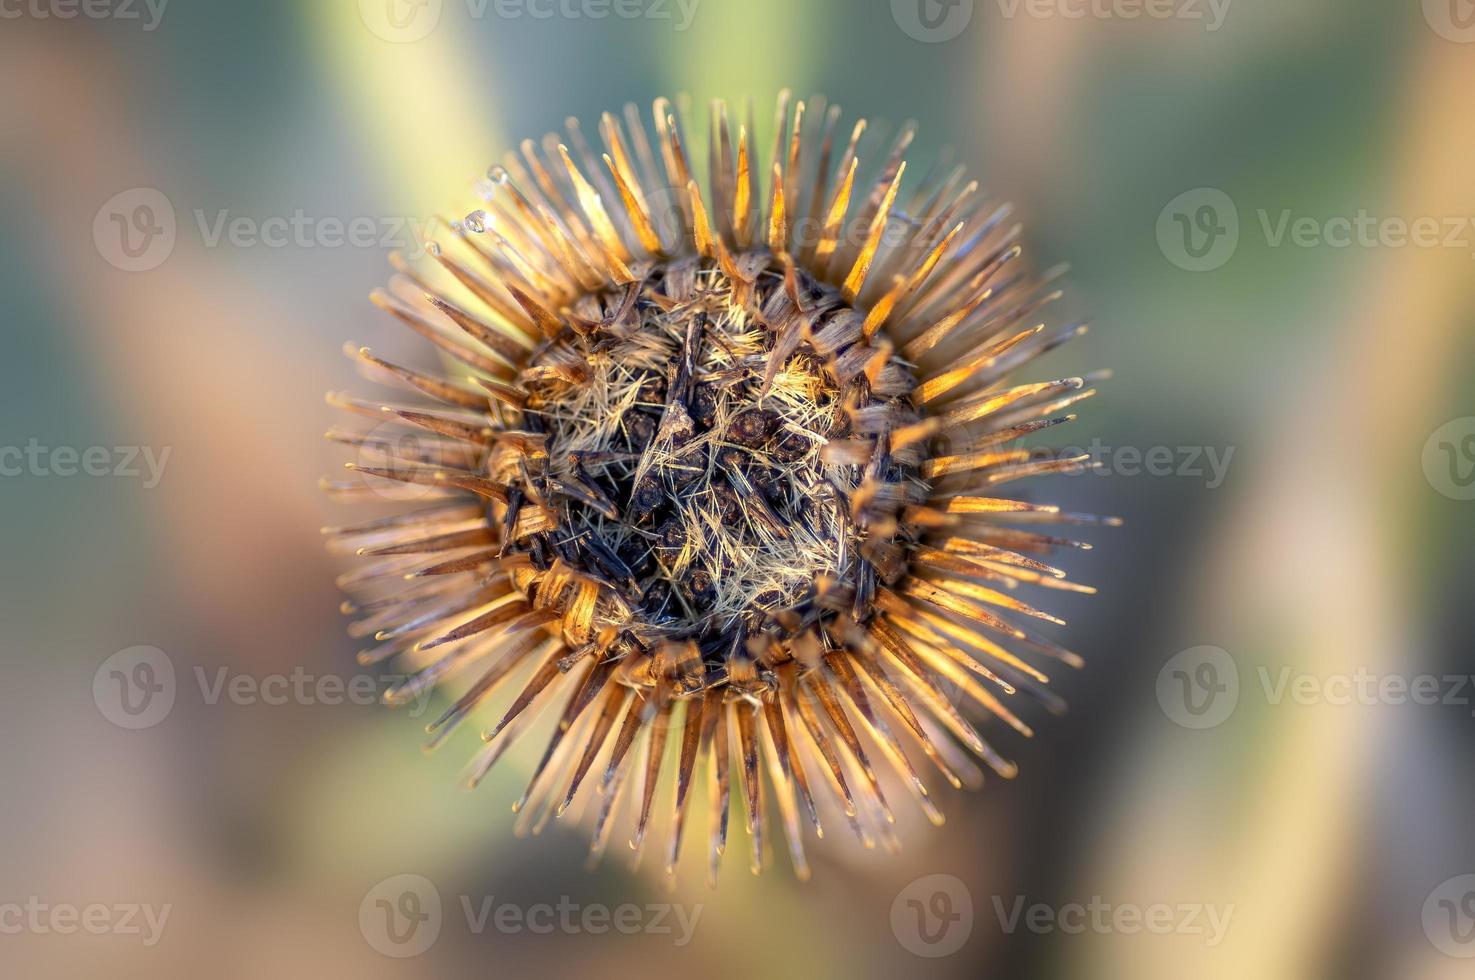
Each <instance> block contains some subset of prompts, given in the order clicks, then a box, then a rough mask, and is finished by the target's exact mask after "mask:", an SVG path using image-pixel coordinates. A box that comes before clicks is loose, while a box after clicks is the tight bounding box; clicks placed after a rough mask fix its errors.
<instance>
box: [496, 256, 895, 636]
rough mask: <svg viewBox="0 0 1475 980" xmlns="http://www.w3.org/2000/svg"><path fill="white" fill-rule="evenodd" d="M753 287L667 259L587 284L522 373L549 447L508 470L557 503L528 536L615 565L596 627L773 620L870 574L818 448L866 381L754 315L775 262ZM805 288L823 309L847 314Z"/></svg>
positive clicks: (582, 563)
mask: <svg viewBox="0 0 1475 980" xmlns="http://www.w3.org/2000/svg"><path fill="white" fill-rule="evenodd" d="M741 288H743V284H740V283H739V284H735V283H734V281H733V280H732V279H730V278H729V277H728V276H727V275H725V274H724V273H723V272H722V271H721V270H720V269H718V268H716V267H715V266H714V264H713V263H710V262H708V263H702V264H698V263H696V262H693V261H687V262H683V263H678V264H676V265H674V266H671V267H669V268H665V267H656V268H655V269H654V270H653V271H652V272H651V274H650V275H649V276H648V277H647V278H646V279H645V281H644V282H642V283H640V284H638V285H636V286H632V287H630V288H628V289H626V290H620V291H614V292H609V293H605V294H603V295H601V296H598V297H590V298H588V299H587V300H586V301H585V306H584V312H585V313H587V314H590V316H589V317H588V319H587V320H585V321H583V322H582V323H581V324H580V326H581V327H582V329H580V330H577V331H575V332H567V331H566V332H565V333H564V334H563V335H561V336H560V337H558V338H555V339H554V340H552V341H550V342H549V343H547V344H546V345H545V346H544V347H543V348H541V349H540V350H539V351H537V352H536V353H535V354H534V356H533V357H532V358H531V359H530V361H529V365H528V367H527V368H526V369H525V370H524V372H523V376H522V383H523V387H524V388H525V389H526V390H527V391H528V393H529V397H528V402H527V407H526V410H525V411H524V413H523V420H522V423H521V424H522V425H523V426H524V428H526V429H528V430H531V432H532V433H535V434H536V435H537V436H538V437H540V438H541V440H542V442H543V445H545V446H546V452H547V456H546V459H540V460H538V463H539V464H540V465H536V466H529V465H528V464H527V462H526V461H525V460H523V461H521V462H519V463H518V464H517V466H516V467H515V468H513V472H510V473H502V474H498V475H500V476H501V477H502V478H503V479H505V480H507V482H508V483H510V484H511V485H513V486H520V488H521V489H522V491H523V493H524V494H525V495H526V496H527V497H528V498H529V499H534V500H536V499H542V500H545V501H551V503H550V506H552V507H554V508H555V520H556V524H557V528H556V530H552V531H549V532H548V533H547V534H546V535H542V536H535V537H534V538H532V539H531V540H530V541H529V542H528V548H529V549H530V551H531V552H532V554H533V557H534V559H535V562H537V561H542V562H546V561H547V560H549V559H550V558H552V557H559V558H562V559H563V560H564V561H565V562H566V563H567V564H568V565H569V566H570V567H572V568H575V569H578V570H579V571H581V572H583V573H585V574H586V575H592V576H594V577H596V578H598V579H602V580H603V583H602V584H604V585H605V586H606V589H605V590H603V592H604V595H603V596H602V597H601V600H600V602H599V603H598V604H597V608H596V612H595V617H594V618H595V622H594V624H592V625H595V626H601V627H602V626H608V625H614V626H618V627H619V628H621V629H623V630H629V631H630V632H631V633H632V634H633V635H634V636H635V637H636V638H637V639H638V640H640V641H641V642H642V643H643V644H647V645H649V644H650V643H652V642H654V641H658V640H662V639H684V638H689V637H690V638H696V639H698V640H700V639H702V638H703V637H709V636H711V637H715V636H722V635H727V636H730V635H732V631H733V629H734V628H735V627H739V626H741V627H743V628H745V629H746V630H748V631H752V630H756V629H759V628H761V627H763V626H765V625H768V626H769V627H770V628H771V627H772V625H773V624H772V622H771V619H772V617H774V616H775V615H776V614H779V613H781V612H788V613H789V614H791V615H798V614H797V613H795V610H800V609H801V608H802V607H803V606H804V605H805V604H806V602H808V601H810V600H811V599H812V598H813V593H814V585H815V583H816V581H828V582H832V583H836V584H837V585H839V586H840V587H842V588H845V589H847V590H849V591H853V590H854V589H855V587H856V585H857V584H858V583H857V582H856V576H857V569H858V565H859V564H860V549H861V547H862V544H863V537H862V536H863V534H864V531H863V529H862V528H860V527H859V526H858V525H857V524H856V522H855V521H854V520H853V519H852V517H851V516H850V513H849V504H850V499H851V497H852V495H853V494H854V493H855V491H856V489H857V477H856V473H855V468H854V467H851V466H837V465H834V464H832V463H827V462H826V461H825V460H824V459H823V458H822V450H823V449H824V447H825V445H826V444H827V443H828V442H829V441H830V440H832V439H836V438H840V437H843V436H844V435H845V433H846V432H847V430H848V429H849V428H850V426H851V421H850V416H849V415H848V414H847V412H846V410H845V409H846V406H847V404H849V405H851V406H852V407H853V405H854V404H855V403H856V398H857V394H856V393H857V392H858V391H859V390H861V387H862V386H863V379H861V380H862V385H852V386H851V387H850V395H851V397H850V400H849V402H848V403H847V401H846V395H847V390H846V389H845V388H844V387H842V386H841V385H840V383H839V382H838V380H837V379H836V378H835V377H834V376H833V375H832V374H831V373H829V372H827V370H826V367H825V365H824V364H823V363H822V362H821V359H820V358H819V357H818V356H816V354H815V353H814V351H813V350H812V349H811V348H810V347H809V346H808V345H807V344H804V343H795V342H794V340H795V338H794V337H779V336H775V334H774V332H773V331H772V329H771V326H770V325H768V324H765V323H763V322H761V321H760V319H759V318H758V317H755V316H753V315H751V314H750V312H749V310H751V309H762V308H763V305H764V301H765V299H766V298H767V297H768V296H771V295H772V294H774V293H776V292H779V291H782V290H783V288H784V273H783V271H782V270H780V269H770V270H767V271H765V272H763V273H761V274H760V275H759V276H758V278H757V280H756V282H755V283H754V284H753V285H752V287H751V288H752V289H753V290H755V291H756V297H750V298H749V303H747V304H744V303H743V302H742V301H741V299H742V297H740V296H738V295H735V289H741ZM806 288H807V290H808V291H809V293H810V295H809V296H808V297H807V298H806V301H807V302H812V303H813V304H814V308H815V309H816V310H824V309H826V308H828V309H829V311H830V312H831V313H832V314H833V313H843V312H849V307H848V306H847V305H845V304H844V303H843V302H842V301H841V300H840V299H839V297H838V294H836V293H835V291H834V290H832V289H828V288H826V287H824V286H821V285H819V284H817V283H813V282H812V281H808V282H806ZM754 300H756V302H754ZM796 329H797V328H796ZM872 397H873V396H872ZM884 401H885V400H884V399H881V400H880V402H881V403H882V404H884ZM493 459H494V465H496V457H495V455H494V457H493ZM904 475H906V476H910V475H911V474H910V473H907V474H904ZM540 551H541V552H543V553H541V554H540V553H539V552H540Z"/></svg>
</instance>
